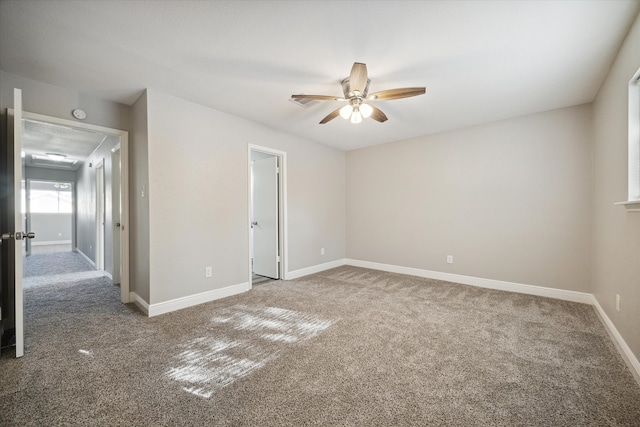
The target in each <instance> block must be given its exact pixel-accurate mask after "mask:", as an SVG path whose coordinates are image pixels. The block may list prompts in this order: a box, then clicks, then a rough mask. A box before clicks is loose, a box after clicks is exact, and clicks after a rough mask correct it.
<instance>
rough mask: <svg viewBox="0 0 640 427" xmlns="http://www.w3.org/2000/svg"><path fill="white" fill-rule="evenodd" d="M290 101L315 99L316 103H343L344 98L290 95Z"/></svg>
mask: <svg viewBox="0 0 640 427" xmlns="http://www.w3.org/2000/svg"><path fill="white" fill-rule="evenodd" d="M291 98H292V99H317V100H318V101H344V100H345V99H344V98H338V97H337V96H329V95H291Z"/></svg>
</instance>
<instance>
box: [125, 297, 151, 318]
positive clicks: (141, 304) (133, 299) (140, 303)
mask: <svg viewBox="0 0 640 427" xmlns="http://www.w3.org/2000/svg"><path fill="white" fill-rule="evenodd" d="M129 301H131V302H132V303H134V304H135V305H137V306H138V308H140V310H142V311H143V313H144V314H146V315H147V316H148V315H149V304H147V302H146V301H145V300H143V299H142V297H141V296H140V295H138V294H137V293H135V291H131V292H129Z"/></svg>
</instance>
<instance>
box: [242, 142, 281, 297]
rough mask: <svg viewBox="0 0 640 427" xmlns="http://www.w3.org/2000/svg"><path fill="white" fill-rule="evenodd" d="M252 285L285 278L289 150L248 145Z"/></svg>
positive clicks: (250, 280) (250, 270)
mask: <svg viewBox="0 0 640 427" xmlns="http://www.w3.org/2000/svg"><path fill="white" fill-rule="evenodd" d="M248 160H249V167H248V173H249V284H250V286H251V287H253V286H254V285H258V284H263V283H266V282H269V281H272V280H279V279H284V278H285V272H286V254H287V251H286V219H285V215H286V179H285V173H286V153H285V152H283V151H279V150H273V149H270V148H266V147H260V146H256V145H249V153H248Z"/></svg>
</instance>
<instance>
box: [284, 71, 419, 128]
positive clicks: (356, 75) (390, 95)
mask: <svg viewBox="0 0 640 427" xmlns="http://www.w3.org/2000/svg"><path fill="white" fill-rule="evenodd" d="M369 83H371V80H369V78H368V77H367V65H366V64H362V63H360V62H354V63H353V67H352V68H351V74H350V75H349V77H347V78H346V79H344V80H342V91H343V92H344V98H341V97H337V96H329V95H304V94H303V95H291V98H292V99H316V100H318V101H347V102H348V104H347V105H345V106H343V107H340V108H338V109H336V110H334V111H332V112H331V113H329V114H328V115H327V116H326V117H325V118H324V119H322V121H320V124H321V125H323V124H325V123H327V122H329V121H331V120H333V119H335V118H336V117H338V116H341V117H343V118H345V119H351V123H360V122H362V119H363V118H367V117H371V118H372V119H373V120H376V121H378V122H380V123H382V122H385V121H386V120H387V116H386V115H385V114H384V113H383V112H382V111H381V110H380V109H379V108H377V107H375V106H373V105H371V104H369V103H365V101H389V100H391V99H401V98H409V97H411V96H417V95H423V94H424V93H425V88H423V87H407V88H401V89H387V90H383V91H380V92H376V93H372V94H369Z"/></svg>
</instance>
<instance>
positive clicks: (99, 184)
mask: <svg viewBox="0 0 640 427" xmlns="http://www.w3.org/2000/svg"><path fill="white" fill-rule="evenodd" d="M95 168H96V252H95V255H96V270H103V271H104V246H105V232H106V230H105V225H106V224H105V222H106V209H105V201H106V197H105V196H106V191H105V188H106V185H105V182H104V180H105V175H106V174H105V170H104V159H102V160H100V161H99V162H98V163H97V164H96V166H95Z"/></svg>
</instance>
